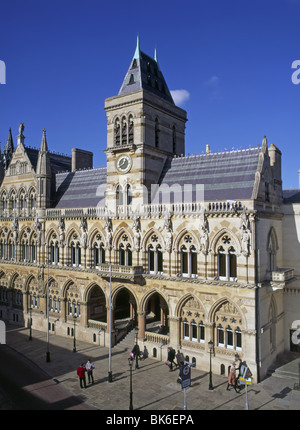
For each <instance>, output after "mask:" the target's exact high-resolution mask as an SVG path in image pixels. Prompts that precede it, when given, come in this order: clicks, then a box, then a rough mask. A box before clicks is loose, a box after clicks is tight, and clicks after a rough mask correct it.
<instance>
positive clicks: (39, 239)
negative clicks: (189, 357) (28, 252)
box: [34, 213, 42, 246]
mask: <svg viewBox="0 0 300 430" xmlns="http://www.w3.org/2000/svg"><path fill="white" fill-rule="evenodd" d="M34 228H35V230H37V245H38V246H41V243H42V224H41V222H40V220H39V218H38V213H36V217H35V224H34Z"/></svg>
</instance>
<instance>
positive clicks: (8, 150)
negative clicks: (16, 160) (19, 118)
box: [3, 128, 15, 170]
mask: <svg viewBox="0 0 300 430" xmlns="http://www.w3.org/2000/svg"><path fill="white" fill-rule="evenodd" d="M14 150H15V148H14V143H13V138H12V134H11V128H10V129H9V132H8V136H7V140H6V144H5V147H4V150H3V167H4V169H5V170H6V169H7V168H8V166H9V163H10V160H11V159H12V156H13V153H14Z"/></svg>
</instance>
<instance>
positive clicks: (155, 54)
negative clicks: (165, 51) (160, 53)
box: [154, 47, 157, 62]
mask: <svg viewBox="0 0 300 430" xmlns="http://www.w3.org/2000/svg"><path fill="white" fill-rule="evenodd" d="M154 60H155V61H156V62H157V50H156V47H155V48H154Z"/></svg>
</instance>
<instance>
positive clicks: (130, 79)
mask: <svg viewBox="0 0 300 430" xmlns="http://www.w3.org/2000/svg"><path fill="white" fill-rule="evenodd" d="M132 84H134V76H133V74H131V75H130V78H129V85H132Z"/></svg>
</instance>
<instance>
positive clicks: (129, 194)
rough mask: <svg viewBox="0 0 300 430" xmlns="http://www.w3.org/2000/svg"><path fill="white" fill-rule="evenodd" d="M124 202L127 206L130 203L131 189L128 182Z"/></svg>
mask: <svg viewBox="0 0 300 430" xmlns="http://www.w3.org/2000/svg"><path fill="white" fill-rule="evenodd" d="M126 200H127V201H126V203H127V206H129V205H131V203H132V191H131V186H130V185H129V184H128V185H127V186H126Z"/></svg>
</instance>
